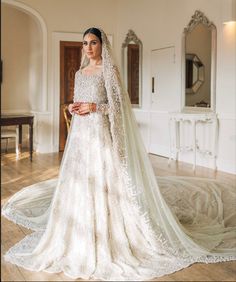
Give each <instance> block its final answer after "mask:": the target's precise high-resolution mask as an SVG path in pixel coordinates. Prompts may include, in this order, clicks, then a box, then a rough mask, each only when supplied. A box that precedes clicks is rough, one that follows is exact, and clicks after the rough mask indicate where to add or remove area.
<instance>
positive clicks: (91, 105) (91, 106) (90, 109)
mask: <svg viewBox="0 0 236 282" xmlns="http://www.w3.org/2000/svg"><path fill="white" fill-rule="evenodd" d="M92 112H93V104H89V113H92Z"/></svg>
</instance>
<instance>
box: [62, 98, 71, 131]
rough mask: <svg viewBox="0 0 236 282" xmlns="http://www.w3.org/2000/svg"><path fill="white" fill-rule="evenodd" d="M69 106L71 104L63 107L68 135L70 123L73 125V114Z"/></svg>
mask: <svg viewBox="0 0 236 282" xmlns="http://www.w3.org/2000/svg"><path fill="white" fill-rule="evenodd" d="M68 106H69V104H64V105H63V115H64V119H65V122H66V128H67V133H68V132H69V129H70V123H71V114H70V112H69V110H68Z"/></svg>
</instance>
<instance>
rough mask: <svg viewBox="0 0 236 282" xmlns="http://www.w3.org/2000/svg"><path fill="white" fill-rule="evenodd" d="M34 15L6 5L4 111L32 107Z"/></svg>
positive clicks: (3, 12)
mask: <svg viewBox="0 0 236 282" xmlns="http://www.w3.org/2000/svg"><path fill="white" fill-rule="evenodd" d="M29 26H30V18H29V16H28V15H26V14H24V13H21V12H19V11H17V10H16V9H13V8H11V7H8V6H5V5H2V60H3V83H2V110H26V111H27V110H30V104H29V99H28V94H29V66H30V57H29V53H30V38H29V33H30V31H29Z"/></svg>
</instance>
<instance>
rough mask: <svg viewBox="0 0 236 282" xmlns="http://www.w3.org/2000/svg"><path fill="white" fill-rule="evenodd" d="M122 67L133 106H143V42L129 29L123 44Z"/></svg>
mask: <svg viewBox="0 0 236 282" xmlns="http://www.w3.org/2000/svg"><path fill="white" fill-rule="evenodd" d="M122 69H123V76H124V83H125V86H126V89H127V90H128V93H129V97H130V101H131V104H132V106H133V107H141V91H142V42H141V41H140V40H139V39H138V37H137V36H136V34H135V33H134V31H132V30H129V31H128V33H127V35H126V38H125V41H124V42H123V44H122Z"/></svg>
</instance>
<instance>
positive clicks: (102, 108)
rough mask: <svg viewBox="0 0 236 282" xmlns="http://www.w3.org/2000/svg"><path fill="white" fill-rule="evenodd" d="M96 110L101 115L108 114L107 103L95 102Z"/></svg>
mask: <svg viewBox="0 0 236 282" xmlns="http://www.w3.org/2000/svg"><path fill="white" fill-rule="evenodd" d="M97 112H98V113H101V114H103V115H108V114H109V105H108V104H97Z"/></svg>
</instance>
